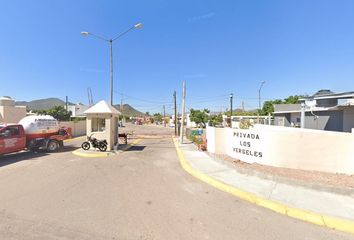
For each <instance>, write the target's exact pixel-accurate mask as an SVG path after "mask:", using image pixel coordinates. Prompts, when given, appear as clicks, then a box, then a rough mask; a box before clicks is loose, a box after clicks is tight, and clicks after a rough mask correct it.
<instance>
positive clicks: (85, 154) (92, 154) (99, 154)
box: [71, 139, 142, 158]
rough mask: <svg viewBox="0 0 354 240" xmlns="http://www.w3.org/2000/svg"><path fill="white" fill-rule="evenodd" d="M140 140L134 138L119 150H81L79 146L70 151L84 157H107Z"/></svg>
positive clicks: (124, 149)
mask: <svg viewBox="0 0 354 240" xmlns="http://www.w3.org/2000/svg"><path fill="white" fill-rule="evenodd" d="M140 141H142V139H135V140H134V141H133V142H132V143H130V144H128V145H126V146H124V148H122V149H120V150H114V151H110V152H82V151H81V149H80V148H79V149H76V150H75V151H72V152H71V153H72V154H74V155H76V156H80V157H86V158H99V157H109V156H114V155H117V154H118V153H120V152H124V151H127V150H128V149H129V148H131V147H133V146H134V145H136V144H138V143H139V142H140Z"/></svg>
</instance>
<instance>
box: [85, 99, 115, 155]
mask: <svg viewBox="0 0 354 240" xmlns="http://www.w3.org/2000/svg"><path fill="white" fill-rule="evenodd" d="M84 113H85V115H86V117H87V119H86V132H87V136H90V135H91V134H93V137H95V138H97V139H98V140H104V139H106V140H107V143H108V146H107V151H111V150H113V149H115V147H116V146H117V145H118V118H119V115H120V112H119V111H118V110H117V109H115V108H114V107H113V106H111V105H110V104H108V103H106V102H105V101H103V100H102V101H100V102H98V103H97V104H95V105H93V106H92V107H90V108H89V109H87V110H86V111H85V112H84Z"/></svg>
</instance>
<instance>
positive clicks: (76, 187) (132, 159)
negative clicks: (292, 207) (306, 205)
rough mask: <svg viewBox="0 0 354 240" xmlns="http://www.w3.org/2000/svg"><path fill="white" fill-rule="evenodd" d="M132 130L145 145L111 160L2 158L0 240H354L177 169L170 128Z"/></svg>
mask: <svg viewBox="0 0 354 240" xmlns="http://www.w3.org/2000/svg"><path fill="white" fill-rule="evenodd" d="M131 130H133V131H134V135H135V136H137V135H144V136H145V139H143V140H142V141H141V142H140V143H139V144H138V145H137V146H134V147H132V148H131V149H130V150H129V151H126V152H124V153H122V154H120V155H117V156H111V157H108V158H82V157H78V156H75V155H73V154H72V153H71V151H72V150H74V149H75V147H77V146H79V144H80V142H81V141H72V142H70V143H67V144H66V145H67V146H66V148H65V149H64V150H63V151H62V152H59V153H51V154H47V153H27V152H23V153H17V154H12V155H7V156H3V157H0V183H1V184H0V239H36V240H38V239H46V240H51V239H61V240H64V239H65V240H66V239H127V240H130V239H131V240H135V239H139V240H149V239H163V240H166V239H169V240H170V239H183V240H187V239H193V240H195V239H223V240H225V239H257V240H258V239H301V240H306V239H311V240H313V239H321V240H322V239H331V240H332V239H354V236H352V235H348V234H345V233H341V232H338V231H334V230H331V229H326V228H323V227H319V226H315V225H312V224H309V223H305V222H301V221H298V220H295V219H292V218H289V217H286V216H283V215H280V214H277V213H274V212H272V211H270V210H267V209H264V208H261V207H258V206H255V205H252V204H250V203H248V202H244V201H242V200H239V199H237V198H235V197H234V196H232V195H229V194H227V193H224V192H221V191H219V190H217V189H214V188H213V187H211V186H209V185H207V184H205V183H202V182H200V181H198V180H197V179H195V178H193V177H192V176H190V175H189V174H188V173H186V172H184V170H183V169H182V168H181V167H180V165H179V161H178V157H177V154H176V151H175V148H174V145H173V143H172V140H171V135H172V129H163V128H161V127H142V126H129V127H127V128H124V131H131ZM304 197H306V196H304Z"/></svg>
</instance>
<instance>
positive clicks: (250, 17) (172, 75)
mask: <svg viewBox="0 0 354 240" xmlns="http://www.w3.org/2000/svg"><path fill="white" fill-rule="evenodd" d="M353 12H354V1H351V0H340V1H338V0H332V1H329V0H251V1H246V0H242V1H240V0H188V1H187V0H179V1H172V0H169V1H167V0H150V1H142V0H141V1H134V0H133V1H120V0H115V1H113V0H111V1H109V0H106V1H100V0H96V1H93V0H85V1H80V0H76V1H71V0H60V1H58V0H51V1H45V0H30V1H25V0H23V1H18V0H6V1H5V0H0V26H1V27H0V96H11V97H12V98H14V99H15V100H19V101H20V100H24V101H30V100H34V99H41V98H48V97H57V98H60V99H63V100H64V99H65V96H68V98H69V101H71V102H74V103H76V102H82V103H86V104H87V103H88V97H87V88H91V89H92V94H93V100H94V101H95V102H97V101H99V100H102V99H103V100H107V101H109V94H110V92H109V63H110V62H109V57H110V56H109V45H108V43H107V42H104V41H102V40H100V39H97V38H94V37H92V36H90V35H89V36H87V37H84V36H82V35H81V34H80V33H81V32H82V31H88V32H91V33H94V34H97V35H100V36H103V37H105V38H113V37H115V36H117V35H118V34H119V33H121V32H124V31H125V30H127V29H129V28H130V27H131V26H133V25H134V24H136V23H138V22H141V23H142V24H143V25H144V26H143V28H141V29H134V30H132V31H130V32H129V33H127V34H126V35H124V36H123V37H121V38H119V39H118V40H116V41H115V42H114V43H113V68H114V103H120V102H121V100H123V103H129V104H130V105H132V106H133V107H135V108H137V109H139V110H141V111H143V112H146V111H149V112H150V113H155V112H161V111H162V107H163V105H165V106H166V112H168V113H170V112H172V107H173V105H172V102H173V91H176V92H177V103H178V107H179V108H180V105H181V93H182V82H183V81H186V86H187V99H186V105H187V110H188V109H190V108H208V109H210V110H212V111H221V110H225V109H226V108H229V94H230V93H233V94H234V103H233V104H234V107H235V108H236V107H240V106H241V104H242V102H244V106H245V108H246V109H254V108H257V107H258V90H259V87H260V85H261V82H262V81H265V84H264V85H263V87H262V90H261V101H262V102H263V101H265V100H270V99H282V98H285V97H287V96H289V95H295V94H309V95H312V94H313V93H315V92H316V91H317V90H319V89H330V90H332V91H334V92H344V91H354V80H353V79H354V14H353Z"/></svg>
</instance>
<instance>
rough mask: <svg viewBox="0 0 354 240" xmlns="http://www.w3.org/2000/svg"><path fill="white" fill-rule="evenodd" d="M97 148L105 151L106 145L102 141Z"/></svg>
mask: <svg viewBox="0 0 354 240" xmlns="http://www.w3.org/2000/svg"><path fill="white" fill-rule="evenodd" d="M98 149H99V150H100V151H101V152H105V151H106V150H107V145H106V144H104V143H101V144H100V145H99V146H98Z"/></svg>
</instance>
